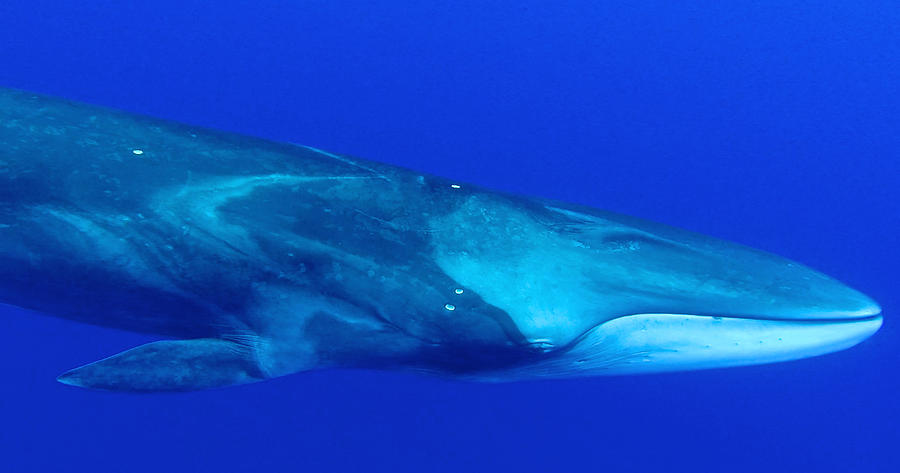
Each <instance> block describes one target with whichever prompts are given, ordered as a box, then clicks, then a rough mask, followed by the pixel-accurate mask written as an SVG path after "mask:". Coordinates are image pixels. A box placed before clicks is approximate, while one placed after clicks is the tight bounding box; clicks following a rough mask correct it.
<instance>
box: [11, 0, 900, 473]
mask: <svg viewBox="0 0 900 473" xmlns="http://www.w3.org/2000/svg"><path fill="white" fill-rule="evenodd" d="M260 3H261V4H260ZM738 3H740V4H738ZM820 3H823V2H811V1H809V2H807V1H803V2H800V1H791V2H784V1H771V2H768V1H766V2H722V1H710V2H670V1H653V2H651V1H647V2H605V1H596V0H593V1H567V2H537V1H533V0H521V1H516V2H512V1H492V2H485V1H483V0H481V1H468V0H466V1H454V2H447V1H441V2H406V1H384V2H374V1H344V0H307V1H271V2H270V1H264V2H252V1H227V2H201V1H194V0H189V1H178V2H175V1H172V0H157V1H154V2H140V1H135V2H117V1H96V2H75V1H71V2H70V1H63V0H56V1H49V0H4V1H3V2H2V3H0V85H2V86H7V87H17V88H23V89H28V90H33V91H37V92H43V93H49V94H53V95H57V96H63V97H67V98H72V99H78V100H82V101H88V102H92V103H98V104H103V105H108V106H114V107H117V108H122V109H126V110H130V111H134V112H140V113H145V114H151V115H155V116H159V117H163V118H168V119H175V120H180V121H184V122H189V123H194V124H199V125H206V126H211V127H215V128H220V129H225V130H232V131H238V132H242V133H248V134H253V135H258V136H263V137H268V138H274V139H278V140H284V141H293V142H299V143H304V144H309V145H313V146H317V147H320V148H324V149H329V150H334V151H339V152H344V153H348V154H354V155H358V156H361V157H366V158H369V159H375V160H380V161H384V162H389V163H393V164H398V165H403V166H408V167H413V168H417V169H421V170H425V171H429V172H432V173H435V174H441V175H445V176H448V177H453V178H455V179H459V180H461V181H468V182H475V183H478V184H483V185H487V186H490V187H494V188H498V189H503V190H507V191H513V192H517V193H525V194H535V195H540V196H546V197H552V198H558V199H564V200H569V201H574V202H578V203H583V204H588V205H593V206H598V207H603V208H608V209H612V210H617V211H620V212H625V213H629V214H634V215H638V216H641V217H645V218H649V219H653V220H657V221H662V222H666V223H670V224H675V225H678V226H682V227H687V228H690V229H692V230H696V231H701V232H704V233H708V234H712V235H715V236H719V237H723V238H727V239H731V240H736V241H739V242H742V243H745V244H749V245H752V246H756V247H760V248H763V249H766V250H769V251H773V252H776V253H779V254H781V255H784V256H787V257H790V258H793V259H797V260H799V261H802V262H804V263H807V264H809V265H811V266H813V267H815V268H817V269H820V270H822V271H824V272H826V273H828V274H831V275H833V276H835V277H837V278H839V279H841V280H843V281H845V282H847V283H848V284H850V285H852V286H854V287H856V288H858V289H860V290H862V291H863V292H866V293H867V294H869V295H871V296H872V297H874V298H875V299H876V300H878V301H879V302H880V303H881V304H882V306H883V308H884V312H885V326H884V328H883V329H882V330H881V332H879V333H878V334H877V335H876V336H875V337H873V338H872V339H870V340H868V341H866V342H865V343H863V344H862V345H860V346H858V347H856V348H853V349H851V350H849V351H846V352H842V353H837V354H832V355H828V356H824V357H820V358H815V359H809V360H803V361H798V362H792V363H784V364H778V365H769V366H758V367H750V368H740V369H728V370H715V371H706V372H692V373H679V374H666V375H655V376H640V377H611V378H593V379H580V380H568V381H552V382H527V383H513V384H500V385H483V384H467V383H459V382H448V381H441V380H435V379H428V378H419V377H415V376H411V375H401V374H395V373H373V372H320V373H313V374H302V375H296V376H291V377H287V378H281V379H277V380H273V381H270V382H266V383H262V384H257V385H250V386H243V387H236V388H229V389H223V390H215V391H207V392H198V393H190V394H178V395H153V396H135V395H122V394H109V393H98V392H89V391H85V390H79V389H75V388H71V387H67V386H63V385H61V384H58V383H56V382H55V381H54V378H55V376H56V375H57V374H59V373H61V372H63V371H65V370H67V369H69V368H72V367H74V366H77V365H80V364H82V363H85V362H89V361H93V360H95V359H98V358H101V357H103V356H107V355H109V354H112V353H115V352H118V351H120V350H123V349H126V348H129V347H131V346H134V345H136V344H139V343H142V342H143V341H146V340H148V338H146V337H144V336H139V335H134V334H127V333H122V332H117V331H113V330H108V329H101V328H96V327H89V326H83V325H78V324H75V323H71V322H67V321H62V320H57V319H50V318H39V317H35V316H28V315H25V314H23V313H19V312H11V311H6V312H3V313H2V314H0V330H2V334H3V337H2V344H0V358H2V359H3V360H4V362H3V365H2V366H3V368H4V373H3V378H2V379H3V381H2V384H0V419H2V420H0V422H2V423H0V425H2V428H0V459H2V460H0V461H2V466H0V469H2V470H3V471H10V472H24V471H41V472H44V471H91V472H98V471H129V472H144V471H146V472H159V471H171V472H176V471H213V470H219V471H229V472H230V471H278V472H281V471H388V470H390V471H394V472H399V471H417V472H418V471H543V472H548V471H574V470H575V469H576V468H577V469H580V470H583V471H667V472H674V471H691V472H699V471H766V472H775V471H804V472H805V471H883V472H888V471H900V456H898V455H897V443H898V440H900V433H898V431H900V402H898V396H897V393H898V389H900V369H898V363H900V329H898V328H897V327H898V326H900V324H898V323H897V321H898V320H900V311H898V310H897V308H898V307H900V292H898V288H900V285H898V277H897V266H898V262H900V261H898V243H900V241H898V234H900V222H898V215H900V205H898V203H900V192H898V189H897V187H898V184H900V164H898V162H900V85H898V84H900V28H898V27H897V25H898V24H900V7H898V6H897V5H896V2H890V1H883V2H878V1H872V2H848V1H843V2H824V3H830V4H836V5H821V4H820ZM126 4H127V5H126ZM675 4H677V6H674V5H675Z"/></svg>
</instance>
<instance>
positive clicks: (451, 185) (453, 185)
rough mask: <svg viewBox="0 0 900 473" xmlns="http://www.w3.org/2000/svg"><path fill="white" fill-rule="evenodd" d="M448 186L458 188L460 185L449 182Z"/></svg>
mask: <svg viewBox="0 0 900 473" xmlns="http://www.w3.org/2000/svg"><path fill="white" fill-rule="evenodd" d="M450 187H452V188H454V189H459V188H460V187H462V186H460V185H459V184H450Z"/></svg>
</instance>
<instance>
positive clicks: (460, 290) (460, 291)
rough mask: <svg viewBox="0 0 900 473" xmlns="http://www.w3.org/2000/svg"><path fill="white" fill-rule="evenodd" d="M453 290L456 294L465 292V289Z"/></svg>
mask: <svg viewBox="0 0 900 473" xmlns="http://www.w3.org/2000/svg"><path fill="white" fill-rule="evenodd" d="M453 292H454V293H455V294H462V293H463V292H465V291H463V290H462V289H459V288H456V289H454V290H453Z"/></svg>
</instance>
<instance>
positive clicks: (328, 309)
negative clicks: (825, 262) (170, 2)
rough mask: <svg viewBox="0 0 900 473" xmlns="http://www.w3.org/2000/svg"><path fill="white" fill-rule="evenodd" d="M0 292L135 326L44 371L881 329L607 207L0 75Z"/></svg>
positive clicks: (753, 353)
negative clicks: (516, 192)
mask: <svg viewBox="0 0 900 473" xmlns="http://www.w3.org/2000/svg"><path fill="white" fill-rule="evenodd" d="M0 303H2V304H8V305H13V306H17V307H21V308H25V309H28V310H32V311H36V312H40V313H44V314H47V315H51V316H57V317H63V318H67V319H71V320H76V321H81V322H85V323H90V324H95V325H100V326H107V327H115V328H120V329H124V330H131V331H136V332H142V333H148V334H155V335H158V336H159V337H160V341H156V342H152V343H149V344H146V345H142V346H139V347H136V348H133V349H131V350H127V351H125V352H122V353H119V354H116V355H113V356H111V357H109V358H106V359H104V360H99V361H96V362H93V363H90V364H87V365H84V366H81V367H79V368H75V369H73V370H71V371H69V372H67V373H64V374H62V375H61V376H60V377H59V380H60V381H61V382H63V383H66V384H71V385H75V386H82V387H87V388H95V389H105V390H115V391H145V392H154V391H184V390H194V389H203V388H212V387H221V386H228V385H234V384H242V383H249V382H254V381H260V380H264V379H268V378H272V377H276V376H283V375H287V374H291V373H297V372H301V371H305V370H312V369H320V368H372V369H393V370H415V371H422V372H427V373H432V374H437V375H442V376H449V377H459V378H464V379H473V380H489V381H503V380H517V379H534V378H561V377H572V376H587V375H602V374H627V373H651V372H661V371H673V370H689V369H702V368H716V367H726V366H740V365H749V364H757V363H769V362H776V361H785V360H792V359H797V358H803V357H808V356H814V355H819V354H823V353H828V352H832V351H837V350H841V349H844V348H848V347H850V346H852V345H855V344H857V343H859V342H860V341H862V340H864V339H866V338H867V337H869V336H870V335H872V334H873V333H875V331H877V330H878V328H879V327H880V325H881V320H882V319H881V309H880V308H879V307H878V305H877V304H876V303H875V302H874V301H872V300H871V299H869V298H868V297H866V296H865V295H863V294H861V293H860V292H857V291H856V290H854V289H851V288H849V287H847V286H845V285H844V284H842V283H840V282H838V281H837V280H835V279H832V278H830V277H828V276H825V275H823V274H821V273H819V272H817V271H814V270H812V269H810V268H807V267H805V266H803V265H801V264H799V263H795V262H792V261H790V260H787V259H784V258H781V257H778V256H775V255H772V254H770V253H766V252H763V251H759V250H755V249H751V248H748V247H745V246H742V245H738V244H735V243H730V242H726V241H722V240H719V239H715V238H711V237H707V236H703V235H699V234H696V233H692V232H688V231H685V230H681V229H677V228H673V227H669V226H665V225H661V224H657V223H653V222H649V221H645V220H641V219H637V218H632V217H628V216H624V215H619V214H615V213H612V212H607V211H602V210H598V209H593V208H587V207H582V206H577V205H572V204H568V203H563V202H556V201H549V200H544V199H537V198H527V197H520V196H513V195H507V194H504V193H499V192H493V191H490V190H487V189H483V188H480V187H477V186H472V185H467V184H463V183H457V182H454V181H451V180H448V179H444V178H441V177H437V176H431V175H428V174H424V173H419V172H415V171H411V170H407V169H402V168H398V167H395V166H389V165H385V164H380V163H376V162H370V161H365V160H361V159H357V158H353V157H349V156H344V155H341V154H336V153H331V152H326V151H322V150H318V149H315V148H311V147H305V146H299V145H292V144H284V143H275V142H271V141H266V140H262V139H257V138H251V137H246V136H240V135H236V134H229V133H223V132H219V131H213V130H208V129H203V128H198V127H191V126H187V125H182V124H178V123H172V122H167V121H163V120H158V119H153V118H148V117H143V116H137V115H133V114H129V113H124V112H120V111H115V110H110V109H106V108H102V107H96V106H91V105H85V104H80V103H74V102H70V101H66V100H62V99H56V98H51V97H46V96H42V95H38V94H33V93H29V92H24V91H18V90H11V89H0Z"/></svg>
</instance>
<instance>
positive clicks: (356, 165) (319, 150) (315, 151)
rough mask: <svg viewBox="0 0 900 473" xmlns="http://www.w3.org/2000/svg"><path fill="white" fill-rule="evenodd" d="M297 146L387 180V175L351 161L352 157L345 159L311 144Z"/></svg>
mask: <svg viewBox="0 0 900 473" xmlns="http://www.w3.org/2000/svg"><path fill="white" fill-rule="evenodd" d="M297 146H299V147H301V148H306V149H308V150H310V151H312V152H314V153H319V154H321V155H322V156H328V157H329V158H332V159H336V160H338V161H340V162H342V163H346V164H349V165H351V166H353V167H357V168H359V169H363V170H365V171H369V172H371V173H372V174H374V175H376V176H378V177H379V178H381V179H385V180H389V179H388V177H387V176H385V175H384V174H381V173H380V172H378V171H376V170H374V169H372V168H370V167H368V166H363V165H362V164H359V163H357V162H356V161H353V160H352V159H347V158H344V157H342V156H338V155H336V154H334V153H329V152H328V151H324V150H321V149H319V148H313V147H312V146H306V145H300V144H298V145H297Z"/></svg>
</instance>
